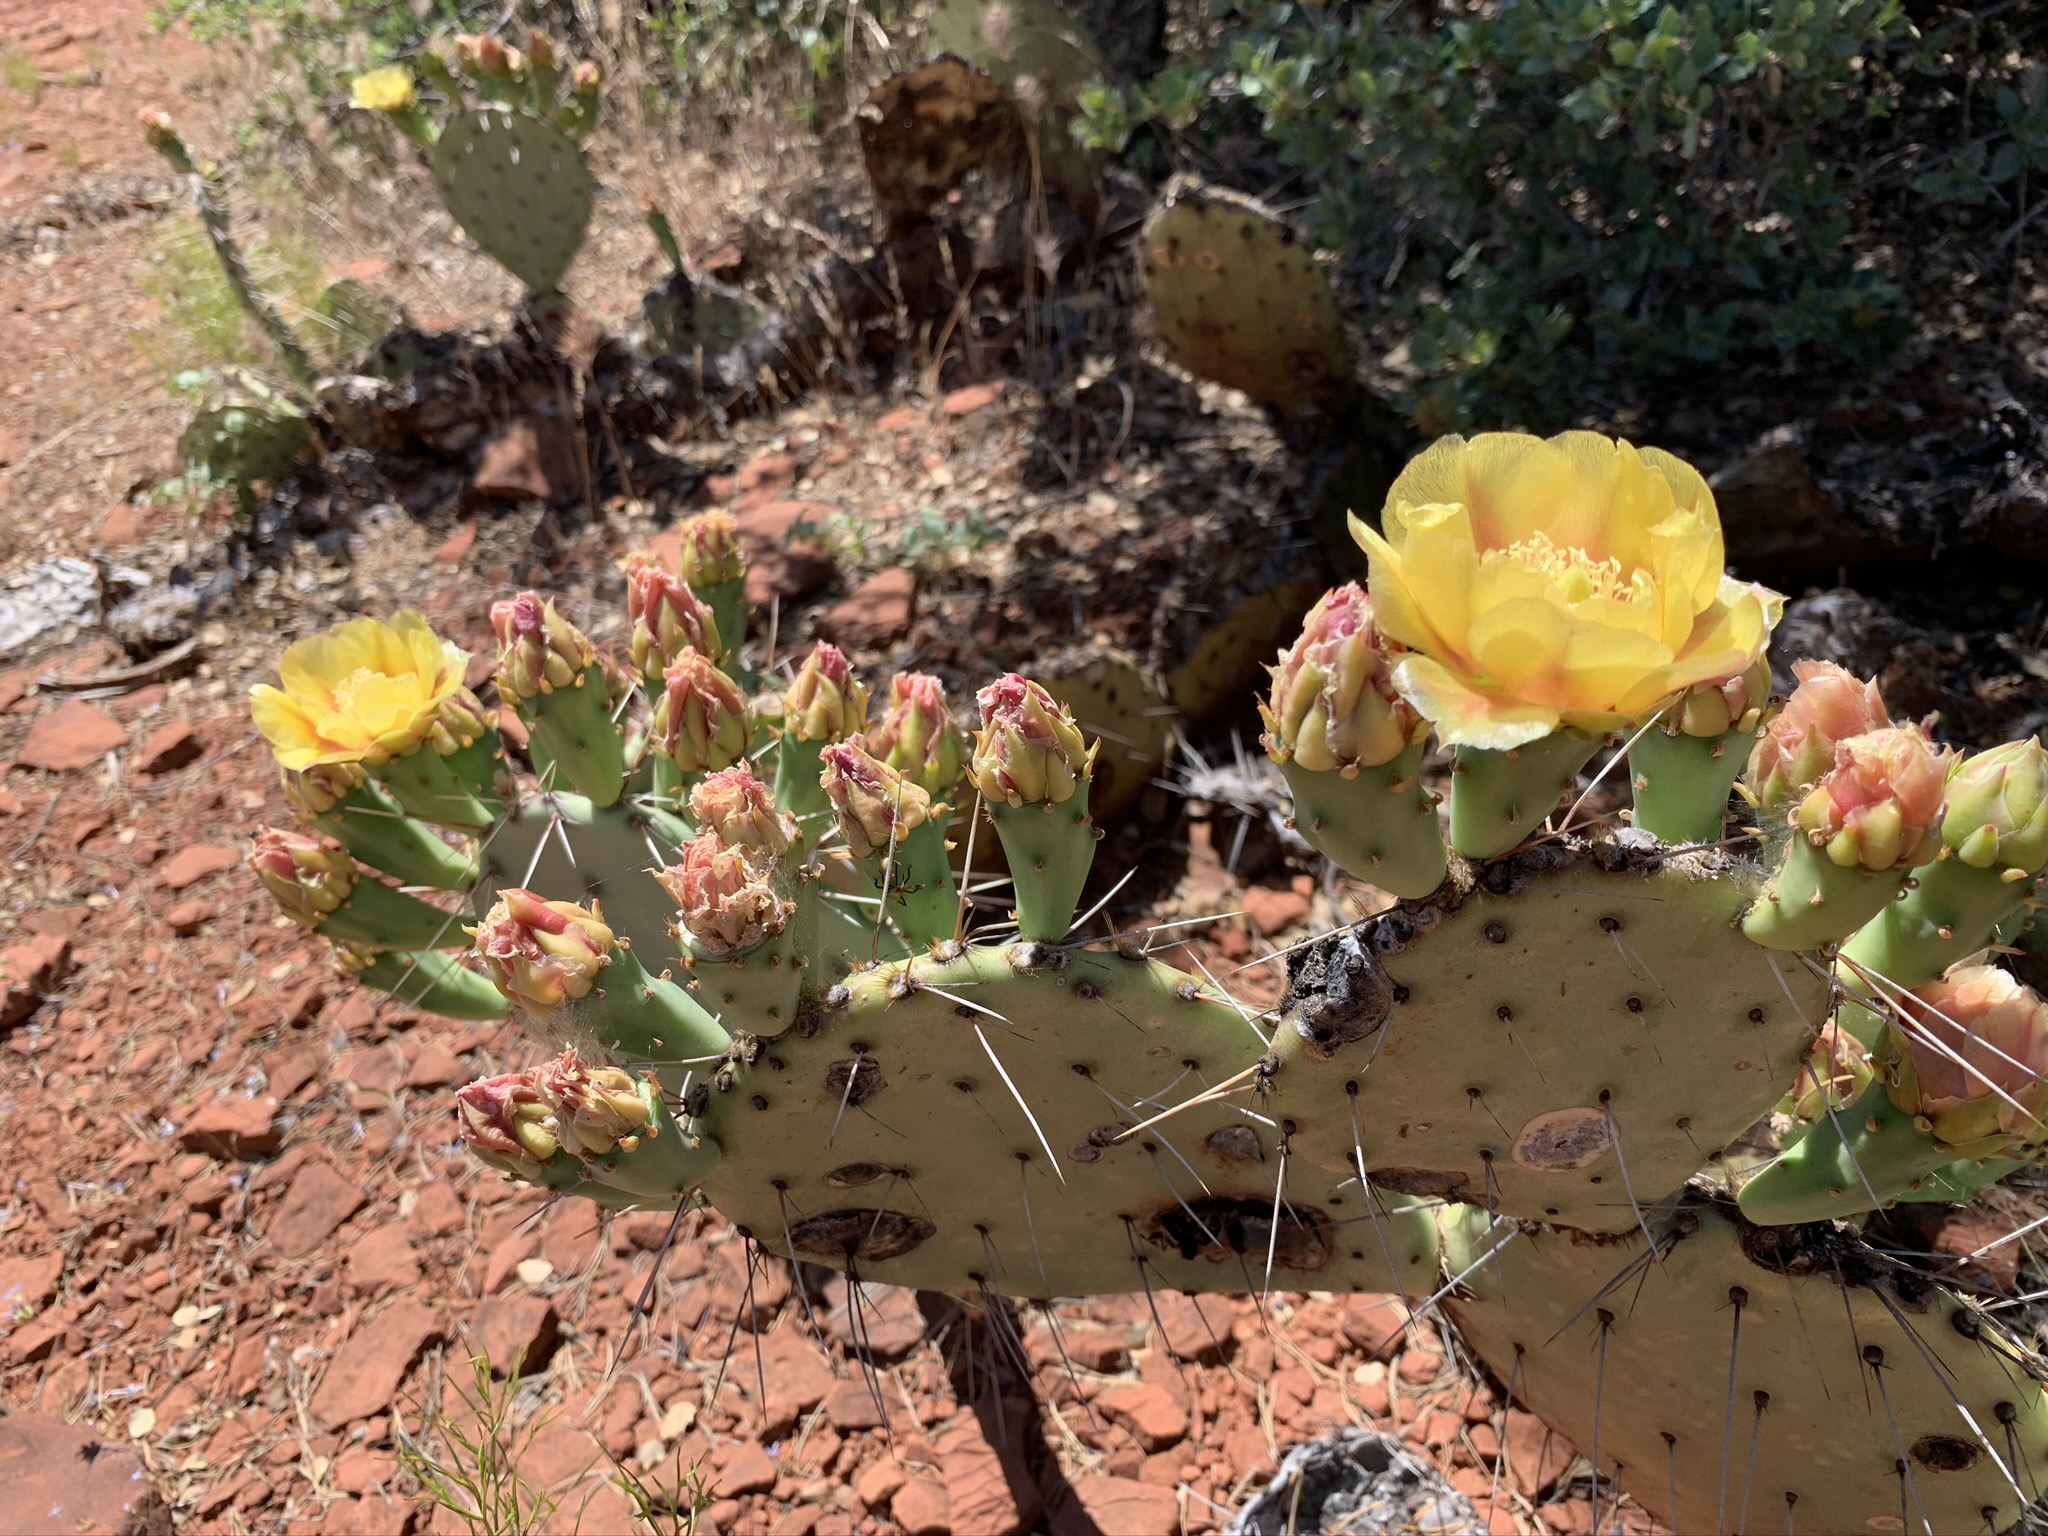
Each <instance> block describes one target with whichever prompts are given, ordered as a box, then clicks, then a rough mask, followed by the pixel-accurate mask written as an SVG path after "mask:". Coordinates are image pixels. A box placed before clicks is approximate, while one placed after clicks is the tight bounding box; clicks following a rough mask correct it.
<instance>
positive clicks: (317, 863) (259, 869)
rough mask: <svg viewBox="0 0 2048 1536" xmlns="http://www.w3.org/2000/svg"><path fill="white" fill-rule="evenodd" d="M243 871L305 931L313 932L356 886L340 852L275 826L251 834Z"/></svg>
mask: <svg viewBox="0 0 2048 1536" xmlns="http://www.w3.org/2000/svg"><path fill="white" fill-rule="evenodd" d="M249 867H250V868H251V869H253V870H254V871H255V872H256V878H257V879H259V880H261V881H262V882H263V887H264V889H265V890H267V891H269V892H270V894H271V895H272V896H274V897H276V898H277V904H278V905H279V906H280V907H283V908H284V911H285V915H286V916H287V917H289V918H291V920H292V921H293V922H295V923H298V924H300V925H301V926H303V927H307V928H317V927H318V926H319V925H320V921H321V919H322V918H324V917H326V916H327V914H328V913H330V912H332V911H334V910H335V909H336V908H337V907H339V906H341V905H342V904H343V903H344V902H346V901H347V900H348V898H349V894H350V892H352V891H353V890H354V889H355V884H356V861H355V860H354V859H352V858H350V857H349V855H348V853H347V852H346V851H345V850H344V849H341V848H338V847H336V846H335V845H334V844H332V843H330V842H328V841H327V840H326V839H325V838H322V837H310V836H308V835H307V834H305V833H303V832H286V831H282V830H280V829H278V828H276V827H266V828H264V829H263V830H262V831H261V832H258V833H257V834H256V846H255V847H254V848H253V849H251V850H250V852H249Z"/></svg>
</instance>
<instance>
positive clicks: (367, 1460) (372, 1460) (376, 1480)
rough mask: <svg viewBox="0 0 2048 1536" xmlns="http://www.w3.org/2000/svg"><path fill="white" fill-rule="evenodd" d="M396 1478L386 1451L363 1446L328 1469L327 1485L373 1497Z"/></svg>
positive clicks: (354, 1447)
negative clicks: (330, 1484)
mask: <svg viewBox="0 0 2048 1536" xmlns="http://www.w3.org/2000/svg"><path fill="white" fill-rule="evenodd" d="M521 1470H522V1471H523V1470H524V1467H523V1465H522V1468H521ZM397 1475H398V1466H397V1462H396V1459H395V1458H394V1457H393V1456H392V1454H391V1453H390V1452H389V1451H373V1450H371V1449H370V1448H369V1447H368V1446H366V1445H352V1446H350V1447H348V1449H346V1450H344V1451H343V1452H342V1453H341V1454H340V1455H339V1456H337V1457H335V1458H334V1465H333V1466H331V1467H329V1468H328V1469H327V1481H328V1482H330V1483H332V1484H333V1485H334V1486H335V1487H337V1488H339V1489H340V1490H341V1491H342V1492H343V1493H374V1492H375V1491H376V1490H378V1489H380V1488H382V1487H383V1486H384V1485H385V1484H386V1483H388V1482H390V1481H391V1479H392V1478H394V1477H396V1476H397Z"/></svg>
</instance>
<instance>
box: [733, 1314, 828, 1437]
mask: <svg viewBox="0 0 2048 1536" xmlns="http://www.w3.org/2000/svg"><path fill="white" fill-rule="evenodd" d="M738 1363H739V1364H745V1362H738ZM761 1366H762V1371H763V1373H764V1374H765V1375H766V1377H767V1379H768V1401H767V1403H766V1404H765V1405H764V1409H763V1413H762V1422H761V1438H762V1439H763V1440H780V1439H781V1438H782V1437H783V1436H784V1435H786V1434H788V1433H789V1432H790V1431H791V1430H792V1429H794V1428H795V1427H796V1423H797V1421H798V1420H799V1419H801V1418H802V1417H803V1416H804V1415H805V1414H807V1413H809V1412H810V1411H811V1410H812V1409H813V1408H815V1407H817V1406H818V1404H820V1403H822V1402H824V1401H825V1398H826V1395H827V1394H828V1393H830V1392H831V1390H832V1388H833V1385H834V1383H833V1379H832V1372H831V1369H830V1368H829V1367H828V1366H827V1365H826V1363H825V1360H824V1358H823V1357H822V1356H821V1355H820V1354H819V1353H818V1350H817V1348H816V1346H814V1345H813V1344H812V1343H811V1342H810V1340H808V1339H806V1338H805V1337H803V1336H802V1335H801V1334H799V1333H798V1332H797V1331H796V1330H795V1329H793V1328H787V1327H785V1328H782V1329H779V1330H777V1331H776V1332H774V1333H772V1334H770V1335H769V1336H768V1337H767V1338H765V1339H763V1340H762V1341H761ZM740 1379H741V1381H742V1383H747V1382H752V1381H753V1380H754V1379H755V1378H754V1377H752V1376H751V1375H748V1374H745V1373H742V1375H741V1377H740ZM756 1390H758V1388H757V1389H756Z"/></svg>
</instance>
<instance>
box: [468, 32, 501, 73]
mask: <svg viewBox="0 0 2048 1536" xmlns="http://www.w3.org/2000/svg"><path fill="white" fill-rule="evenodd" d="M473 42H474V47H473V48H472V49H471V50H470V51H469V52H468V53H467V54H465V55H464V57H465V58H466V59H471V60H474V62H475V66H476V72H477V73H478V74H480V75H490V76H504V75H509V74H510V73H511V72H512V50H511V49H509V48H507V47H506V46H505V45H504V44H503V43H502V42H500V41H499V40H498V39H497V38H495V37H492V36H491V35H490V34H489V33H485V34H484V35H483V36H482V37H478V38H475V39H473ZM455 46H456V48H457V50H458V51H459V50H460V49H461V47H462V39H461V38H457V39H456V40H455Z"/></svg>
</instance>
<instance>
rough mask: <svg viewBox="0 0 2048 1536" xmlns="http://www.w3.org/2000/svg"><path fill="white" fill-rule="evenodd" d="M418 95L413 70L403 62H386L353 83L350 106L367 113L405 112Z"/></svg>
mask: <svg viewBox="0 0 2048 1536" xmlns="http://www.w3.org/2000/svg"><path fill="white" fill-rule="evenodd" d="M414 96H415V91H414V87H413V78H412V70H411V69H410V68H408V67H407V66H406V65H403V64H386V65H385V66H384V67H383V68H382V69H373V70H371V71H370V72H369V73H368V74H367V75H357V76H356V77H355V79H354V80H352V81H350V82H349V88H348V99H349V105H350V106H352V107H356V108H358V109H359V110H361V111H364V112H403V111H404V110H405V109H406V108H407V107H409V106H411V105H412V104H413V100H414Z"/></svg>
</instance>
